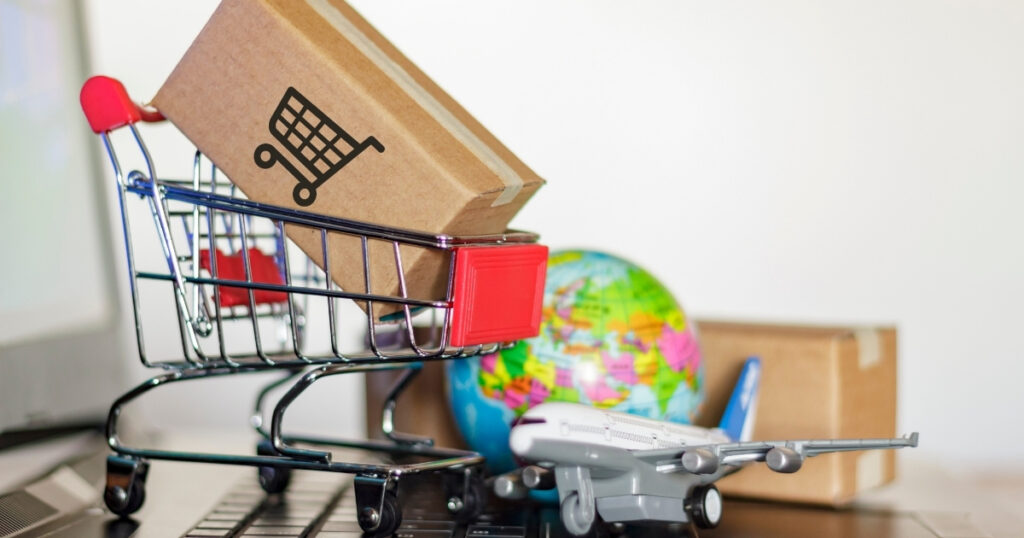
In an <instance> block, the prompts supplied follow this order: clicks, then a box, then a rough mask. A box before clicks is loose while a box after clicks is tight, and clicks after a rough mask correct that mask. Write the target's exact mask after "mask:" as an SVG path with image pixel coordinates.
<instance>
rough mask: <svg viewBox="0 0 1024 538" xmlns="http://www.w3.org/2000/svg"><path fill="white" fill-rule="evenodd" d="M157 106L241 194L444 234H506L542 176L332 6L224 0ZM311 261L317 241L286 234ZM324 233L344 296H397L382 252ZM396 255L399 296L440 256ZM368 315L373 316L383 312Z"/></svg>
mask: <svg viewBox="0 0 1024 538" xmlns="http://www.w3.org/2000/svg"><path fill="white" fill-rule="evenodd" d="M153 104H154V105H155V106H156V107H157V108H158V109H159V110H160V111H161V112H162V113H163V114H164V115H165V116H166V117H167V118H168V119H169V120H170V121H171V122H173V123H174V124H175V125H176V126H177V127H178V128H179V129H180V130H181V131H182V132H183V133H184V134H185V135H186V136H187V137H188V138H189V139H190V140H191V141H192V142H193V143H194V144H195V145H196V147H198V148H199V149H200V150H201V151H202V152H203V153H204V154H206V155H207V156H208V157H209V158H210V159H211V160H212V161H213V162H214V163H215V164H216V165H217V166H218V167H219V168H220V169H221V170H223V171H224V172H225V173H226V174H227V176H228V177H229V178H230V179H231V180H232V181H233V182H234V183H235V184H236V185H237V186H238V187H239V188H240V189H241V190H242V191H243V192H244V193H245V194H246V196H248V197H249V198H250V199H253V200H256V201H260V202H266V203H272V204H276V205H282V206H288V207H292V208H296V209H302V210H307V211H311V212H314V213H319V214H323V215H329V216H336V217H341V218H346V219H353V220H359V221H364V222H370V223H374V224H382V225H386V226H391V227H397V228H406V229H411V230H417V231H423V232H428V233H444V234H452V235H480V234H492V233H500V232H503V231H505V228H506V226H507V224H508V222H509V221H510V220H511V219H512V217H513V216H514V215H515V214H516V212H517V211H518V210H519V209H520V208H521V207H522V206H523V204H524V203H525V202H526V201H527V200H528V199H529V198H530V196H531V195H532V194H533V193H534V192H535V191H536V190H537V188H539V187H540V186H541V185H542V184H543V183H544V181H543V180H542V179H541V178H540V177H538V176H537V175H536V174H535V173H534V172H533V171H532V170H530V169H529V168H528V167H527V166H526V165H525V164H523V163H522V162H521V161H520V160H519V159H518V158H516V157H515V156H514V155H513V154H512V153H511V152H510V151H509V150H508V149H507V148H505V147H504V146H503V145H502V144H501V143H500V142H499V141H498V140H497V139H496V138H495V137H494V136H493V135H491V134H490V133H489V132H488V131H487V130H486V129H485V128H484V127H483V126H482V125H480V123H478V122H477V121H476V120H475V119H473V117H472V116H470V115H469V114H468V113H467V112H466V111H465V110H464V109H463V108H462V107H461V106H459V104H458V103H456V102H455V101H454V100H453V99H452V98H451V97H449V96H448V95H447V94H446V93H445V92H444V91H443V90H441V88H440V87H438V86H437V85H436V84H435V83H433V82H432V81H431V80H430V79H429V78H428V77H427V76H426V75H425V74H424V73H423V72H421V71H420V70H419V69H418V68H417V67H416V66H415V65H413V64H412V63H411V62H410V61H409V60H408V59H407V58H405V56H403V55H402V54H401V52H399V51H398V50H397V49H396V48H395V47H394V46H392V45H391V44H390V43H389V42H388V41H387V40H386V39H384V37H382V36H381V35H380V34H379V33H378V32H377V31H376V30H374V28H373V27H371V26H370V25H369V24H368V23H367V22H366V21H365V20H364V19H363V18H362V17H360V16H359V14H358V13H356V12H355V11H354V10H353V9H352V8H351V7H349V6H348V5H346V4H345V3H344V2H341V1H338V0H306V1H290V0H288V1H286V0H225V1H224V2H223V3H222V4H221V5H220V6H219V7H218V9H217V10H216V12H215V13H214V15H213V16H212V17H211V19H210V21H209V22H208V23H207V25H206V26H205V27H204V28H203V30H202V32H201V33H200V34H199V36H198V37H197V38H196V40H195V42H194V43H193V44H192V46H191V48H190V49H189V50H188V52H187V53H186V54H185V56H184V57H183V58H182V60H181V62H180V63H179V64H178V66H177V67H176V68H175V70H174V72H173V73H172V74H171V75H170V77H169V78H168V79H167V81H166V82H165V83H164V85H163V87H162V88H160V90H159V92H158V93H157V95H156V97H155V98H154V100H153ZM286 231H287V232H288V233H289V236H290V237H291V238H292V240H293V241H295V242H296V243H297V244H298V245H299V246H300V247H301V248H303V249H304V250H305V251H306V252H307V253H308V254H309V255H310V256H311V257H312V258H313V259H314V260H322V259H323V254H322V253H321V252H320V251H319V250H320V246H319V245H320V243H319V240H320V238H319V236H314V235H313V232H308V231H304V230H299V229H293V230H286ZM360 249H361V246H360V244H359V242H358V241H357V240H355V239H352V240H348V239H343V238H340V237H338V238H334V237H332V238H331V242H330V249H329V254H330V266H331V271H332V273H333V278H334V280H335V281H336V282H337V283H338V285H340V286H341V287H342V288H343V289H345V290H348V291H354V292H363V291H369V292H372V293H382V294H387V295H397V294H398V293H399V283H398V278H397V272H396V267H395V265H396V262H395V255H394V252H393V251H392V246H391V245H390V244H376V245H374V244H371V248H370V258H371V274H372V277H373V278H372V282H371V286H370V288H371V289H370V290H365V283H364V280H363V268H362V257H361V250H360ZM441 258H442V255H441V254H439V253H437V252H433V251H430V252H428V251H424V250H421V249H404V248H403V250H402V265H403V266H404V272H405V275H406V278H407V283H406V284H407V286H408V291H409V295H410V296H411V297H414V298H423V299H436V298H438V297H440V296H443V293H441V290H443V289H444V288H443V286H444V285H445V284H446V283H447V278H448V274H447V271H446V270H443V269H442V268H446V267H447V264H446V260H443V259H441ZM382 313H384V312H383V311H382V312H378V314H382Z"/></svg>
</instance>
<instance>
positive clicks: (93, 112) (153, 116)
mask: <svg viewBox="0 0 1024 538" xmlns="http://www.w3.org/2000/svg"><path fill="white" fill-rule="evenodd" d="M78 97H79V100H80V101H81V103H82V111H83V112H85V117H86V119H88V120H89V127H92V131H93V132H94V133H103V132H106V131H113V130H114V129H117V128H118V127H124V126H125V125H129V124H132V123H135V122H137V121H139V120H142V121H162V120H163V119H164V117H163V115H161V114H160V113H159V112H157V111H155V110H147V109H144V108H142V107H140V106H139V105H136V104H135V103H134V102H133V101H132V100H131V98H130V97H128V92H127V91H126V90H125V89H124V85H122V84H121V82H120V81H118V80H117V79H113V78H110V77H105V76H102V75H97V76H95V77H91V78H90V79H89V80H87V81H85V84H83V85H82V92H81V93H80V94H79V96H78Z"/></svg>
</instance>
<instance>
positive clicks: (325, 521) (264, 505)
mask: <svg viewBox="0 0 1024 538" xmlns="http://www.w3.org/2000/svg"><path fill="white" fill-rule="evenodd" d="M410 478H412V479H413V480H410ZM352 482H353V480H352V475H348V474H342V473H327V472H310V471H294V472H293V476H292V482H291V484H290V485H289V486H288V490H287V491H286V492H285V493H283V494H280V495H267V494H266V493H264V492H263V490H262V489H260V487H259V485H258V484H257V483H256V481H255V480H254V479H249V480H246V481H245V482H243V483H240V484H239V485H237V486H236V487H235V488H233V489H232V490H231V491H230V492H229V493H228V494H227V495H225V496H224V498H223V499H221V501H220V502H219V503H218V504H217V505H216V506H215V507H214V508H213V510H211V511H210V512H209V513H208V514H206V516H205V517H204V518H203V519H202V520H201V521H199V522H198V523H197V524H196V525H195V526H194V527H193V528H192V529H191V530H190V531H189V532H187V533H186V534H185V536H186V537H190V538H191V537H228V536H230V537H234V536H278V537H317V538H358V537H360V536H362V530H361V529H360V527H359V523H357V522H356V500H355V488H353V487H352ZM424 482H429V481H420V480H415V477H406V478H403V479H402V482H400V483H399V485H400V488H401V489H400V492H399V498H400V500H401V501H402V525H401V526H400V527H399V529H398V531H397V532H396V533H395V536H396V537H397V538H469V537H472V538H525V536H526V526H525V525H523V524H521V523H522V522H521V521H515V519H517V518H515V517H514V515H512V516H511V518H510V516H509V515H502V514H496V513H485V514H483V515H481V516H480V517H479V518H477V520H476V521H473V522H471V523H469V524H459V523H457V522H456V521H455V520H454V518H453V516H452V515H451V514H450V513H449V512H448V511H447V510H445V509H444V507H443V506H439V505H438V504H439V503H438V502H437V501H438V500H439V496H438V495H436V494H431V493H432V492H433V491H440V490H439V489H436V490H431V484H429V483H424ZM407 483H411V484H409V485H410V486H411V489H410V488H408V487H407ZM438 487H439V486H438ZM424 490H426V491H424ZM435 505H437V506H435ZM509 523H520V524H518V525H516V524H509Z"/></svg>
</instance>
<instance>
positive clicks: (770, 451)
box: [630, 432, 917, 474]
mask: <svg viewBox="0 0 1024 538" xmlns="http://www.w3.org/2000/svg"><path fill="white" fill-rule="evenodd" d="M916 446H917V432H914V433H912V434H910V435H907V436H904V437H896V438H890V439H821V440H790V441H746V442H735V443H715V444H707V445H699V446H687V447H679V448H664V449H655V450H632V451H630V453H631V454H632V455H633V456H634V457H636V458H637V459H640V460H642V461H645V462H647V463H649V464H651V465H654V466H655V468H656V469H657V470H658V471H660V472H664V473H674V472H688V473H694V474H713V473H716V472H718V470H719V468H720V467H721V466H723V465H729V466H737V465H741V464H743V463H747V462H751V461H763V462H765V463H766V464H767V465H768V467H769V468H770V469H771V470H773V471H776V472H779V473H794V472H796V471H798V470H800V467H801V466H802V465H803V461H804V459H806V458H810V457H813V456H817V455H818V454H826V453H829V452H847V451H853V450H871V449H892V448H903V447H916Z"/></svg>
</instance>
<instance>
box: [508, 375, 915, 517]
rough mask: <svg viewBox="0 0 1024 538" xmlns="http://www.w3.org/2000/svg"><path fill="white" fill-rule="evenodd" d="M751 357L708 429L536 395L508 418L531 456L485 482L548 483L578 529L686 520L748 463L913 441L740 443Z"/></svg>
mask: <svg viewBox="0 0 1024 538" xmlns="http://www.w3.org/2000/svg"><path fill="white" fill-rule="evenodd" d="M760 374H761V363H760V361H759V360H758V359H756V358H751V359H748V360H747V362H746V364H744V367H743V371H742V373H741V374H740V378H739V381H738V382H737V384H736V388H735V390H734V391H733V394H732V397H731V399H730V400H729V403H728V405H727V407H726V410H725V414H724V415H723V416H722V421H721V424H720V425H719V427H718V428H713V429H709V428H701V427H697V426H688V425H682V424H676V423H671V422H663V421H659V420H652V419H647V418H641V417H637V416H633V415H628V414H625V413H618V412H612V411H605V410H600V409H595V408H592V407H588V406H585V405H581V404H572V403H543V404H540V405H537V406H536V407H533V408H532V409H530V410H528V411H527V412H526V413H525V414H524V415H523V416H522V418H521V419H520V420H519V421H518V422H517V423H516V424H515V425H514V426H513V428H512V433H511V435H510V437H509V446H510V447H511V449H512V452H513V453H514V454H515V455H516V456H517V457H518V458H520V459H521V460H523V461H526V462H528V463H531V464H532V465H528V466H526V467H524V468H522V469H519V470H517V471H514V472H513V473H509V474H506V475H502V476H500V477H498V479H497V480H495V483H494V489H495V493H496V494H497V495H498V496H500V497H504V498H512V499H515V498H523V497H525V496H526V495H527V494H528V493H529V490H532V489H551V488H557V489H558V500H559V503H560V514H561V519H562V523H563V525H564V526H565V528H566V530H568V531H569V532H570V533H571V534H573V535H575V536H586V535H588V534H591V532H592V531H594V530H595V528H596V525H597V523H598V521H600V520H603V521H605V522H609V523H612V522H623V523H644V522H665V523H669V522H677V523H693V524H696V525H697V526H698V527H702V528H711V527H715V526H717V525H718V523H719V521H721V518H722V497H721V494H719V492H718V488H716V487H715V486H714V482H715V481H716V480H718V479H720V478H722V477H723V476H725V475H727V474H730V473H732V472H733V471H735V470H737V469H739V467H740V466H742V465H743V464H746V463H748V462H754V461H763V462H765V463H766V464H767V465H768V467H769V468H770V469H771V470H773V471H776V472H780V473H793V472H796V471H798V470H799V469H800V467H801V465H802V464H803V461H804V458H809V457H811V456H817V455H818V454H825V453H828V452H842V451H851V450H867V449H881V448H902V447H915V446H917V433H913V434H911V435H909V436H906V437H901V438H894V439H851V440H835V439H829V440H789V441H750V434H751V431H752V429H753V423H754V416H755V410H756V402H757V390H758V385H759V381H760Z"/></svg>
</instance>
